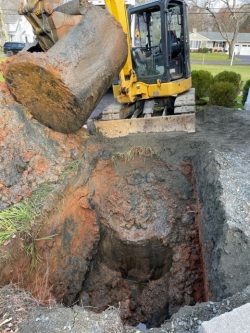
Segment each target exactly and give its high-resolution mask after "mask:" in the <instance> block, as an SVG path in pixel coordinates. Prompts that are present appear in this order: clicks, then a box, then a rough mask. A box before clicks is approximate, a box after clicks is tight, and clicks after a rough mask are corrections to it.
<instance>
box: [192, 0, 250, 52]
mask: <svg viewBox="0 0 250 333" xmlns="http://www.w3.org/2000/svg"><path fill="white" fill-rule="evenodd" d="M190 3H191V4H192V5H193V6H196V7H197V8H200V9H203V10H206V11H207V12H208V13H209V14H210V15H211V17H212V18H213V20H214V23H215V26H216V27H217V29H218V31H219V32H220V34H221V36H222V37H223V38H224V39H225V41H226V42H227V43H228V45H229V58H231V57H232V55H233V50H234V45H235V42H236V41H237V37H238V34H239V29H240V25H241V24H242V23H243V22H244V21H245V20H246V19H247V16H248V15H249V13H248V12H249V10H250V4H249V0H243V1H240V0H190Z"/></svg>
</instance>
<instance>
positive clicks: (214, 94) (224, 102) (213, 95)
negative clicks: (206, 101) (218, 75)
mask: <svg viewBox="0 0 250 333" xmlns="http://www.w3.org/2000/svg"><path fill="white" fill-rule="evenodd" d="M237 95H238V91H237V89H236V87H235V84H234V83H231V82H220V81H217V82H214V84H213V85H212V86H211V87H210V103H211V104H214V105H221V106H226V107H232V106H234V103H235V99H236V97H237Z"/></svg>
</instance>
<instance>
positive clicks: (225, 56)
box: [190, 52, 240, 61]
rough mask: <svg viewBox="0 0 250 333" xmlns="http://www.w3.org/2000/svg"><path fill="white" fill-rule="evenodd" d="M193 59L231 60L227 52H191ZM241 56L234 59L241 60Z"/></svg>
mask: <svg viewBox="0 0 250 333" xmlns="http://www.w3.org/2000/svg"><path fill="white" fill-rule="evenodd" d="M190 56H191V60H194V61H195V60H196V61H203V58H204V61H229V58H228V54H225V53H222V52H221V53H193V52H192V53H191V54H190ZM239 60H240V59H239V58H236V57H235V58H234V61H239Z"/></svg>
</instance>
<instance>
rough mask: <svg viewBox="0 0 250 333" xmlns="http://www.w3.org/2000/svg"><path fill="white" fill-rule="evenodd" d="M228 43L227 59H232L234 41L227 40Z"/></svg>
mask: <svg viewBox="0 0 250 333" xmlns="http://www.w3.org/2000/svg"><path fill="white" fill-rule="evenodd" d="M228 44H229V49H228V58H229V59H232V56H233V51H234V42H233V41H231V42H229V43H228Z"/></svg>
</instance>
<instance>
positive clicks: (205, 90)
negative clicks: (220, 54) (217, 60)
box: [192, 70, 213, 100]
mask: <svg viewBox="0 0 250 333" xmlns="http://www.w3.org/2000/svg"><path fill="white" fill-rule="evenodd" d="M212 83H213V76H212V74H211V73H210V72H208V71H203V70H200V71H192V85H193V88H195V97H196V99H197V100H199V99H201V98H202V97H206V96H209V91H210V86H211V84H212Z"/></svg>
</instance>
